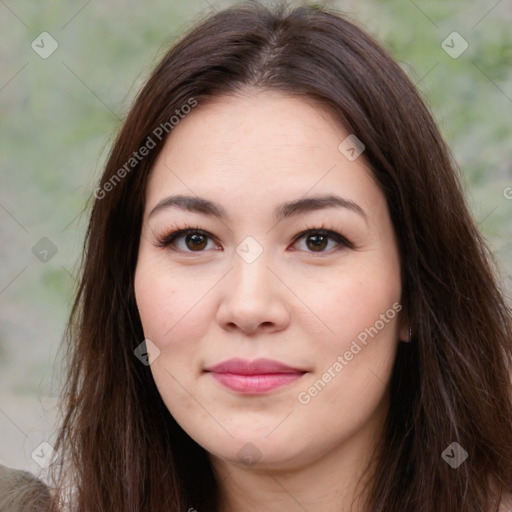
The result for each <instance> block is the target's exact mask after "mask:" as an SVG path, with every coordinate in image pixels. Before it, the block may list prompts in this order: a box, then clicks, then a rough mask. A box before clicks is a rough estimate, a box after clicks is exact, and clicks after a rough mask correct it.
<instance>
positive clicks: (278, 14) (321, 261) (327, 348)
mask: <svg viewBox="0 0 512 512" xmlns="http://www.w3.org/2000/svg"><path fill="white" fill-rule="evenodd" d="M94 195H95V201H94V205H93V209H92V214H91V219H90V224H89V228H88V232H87V240H86V245H85V253H84V261H83V275H82V279H81V283H80V287H79V290H78V296H77V299H76V303H75V306H74V309H73V312H72V316H71V320H70V324H69V331H68V332H69V339H70V344H69V347H70V362H69V375H68V380H67V387H66V390H65V396H66V400H65V402H64V407H65V418H64V422H63V425H62V429H61V431H60V437H59V440H58V443H57V446H56V447H55V448H56V450H57V452H58V453H59V455H60V457H59V461H60V463H59V464H58V465H57V467H56V468H54V469H56V470H57V473H58V474H56V478H57V481H58V483H59V485H60V491H59V496H60V497H61V498H62V504H61V508H63V509H65V505H66V504H67V506H69V508H70V509H71V510H74V511H75V510H76V511H84V512H85V511H93V510H94V511H112V510H116V511H142V510H144V511H151V512H156V511H169V510H173V511H178V510H179V511H185V510H188V511H189V512H190V511H193V510H196V511H200V512H203V511H212V512H213V511H216V512H231V511H238V512H245V511H261V510H267V511H274V510H287V511H293V510H298V511H299V510H311V511H313V510H314V511H322V512H331V511H342V510H343V511H347V510H352V511H372V512H376V511H378V512H384V511H387V512H396V511H397V510H402V511H415V512H432V511H434V510H435V511H436V512H445V511H446V512H448V511H450V512H453V511H468V512H476V511H486V512H488V511H496V510H510V509H512V506H511V505H510V503H508V501H507V499H508V498H507V497H508V496H509V494H510V493H511V492H512V470H511V469H512V437H511V425H512V404H511V386H510V377H509V375H510V368H511V359H512V351H511V348H512V345H511V341H512V328H511V311H510V309H509V307H508V306H507V305H506V303H505V301H504V299H503V296H502V294H501V293H500V290H499V287H498V285H497V282H496V279H495V277H494V274H493V271H492V264H491V262H492V258H491V255H490V254H489V251H488V249H487V247H486V245H485V244H484V242H483V240H482V238H481V236H480V234H479V233H478V231H477V229H476V227H475V224H474V222H473V220H472V218H471V216H470V213H469V211H468V208H467V206H466V204H465V201H464V197H463V193H462V190H461V186H460V184H459V181H458V178H457V175H456V171H455V169H454V164H453V163H452V161H451V159H450V155H449V151H448V149H447V147H446V146H445V144H444V142H443V140H442V138H441V136H440V134H439V132H438V130H437V128H436V126H435V124H434V122H433V120H432V117H431V115H430V114H429V112H428V111H427V109H426V107H425V105H424V104H423V102H422V101H421V99H420V97H419V95H418V93H417V92H416V90H415V88H414V87H413V85H412V84H411V82H410V81H409V80H408V79H407V77H406V76H405V75H404V73H403V72H402V71H401V69H400V67H399V66H398V65H397V64H396V63H395V62H394V61H393V60H392V59H391V58H390V57H389V55H388V54H387V53H386V52H385V51H384V50H383V49H382V48H381V46H379V45H378V44H377V43H376V42H375V41H374V40H372V39H371V38H370V37H369V36H368V35H367V34H366V33H365V32H363V31H362V30H361V29H359V28H358V27H357V26H355V25H354V24H353V23H351V22H349V21H348V20H346V19H345V18H343V17H342V16H340V15H338V14H337V13H335V12H331V11H329V10H327V9H320V8H317V7H299V8H295V9H289V10H287V9H281V10H275V11H271V10H269V9H267V8H264V7H262V6H258V5H253V4H249V5H244V6H240V7H234V8H230V9H226V10H223V11H221V12H219V13H217V14H214V15H212V16H210V17H209V18H208V19H206V20H204V21H203V22H202V23H201V24H199V25H198V26H197V27H196V28H194V29H193V30H192V31H191V32H190V33H189V34H188V35H186V36H185V37H184V38H183V39H182V40H181V41H179V42H178V43H177V44H176V45H175V46H174V47H173V48H172V49H171V50H170V51H169V52H168V53H167V55H165V57H164V58H163V59H162V61H161V63H160V64H159V65H158V67H157V68H156V69H155V71H154V72H153V74H152V75H151V77H150V78H149V80H148V81H147V83H146V84H145V86H144V87H143V89H142V91H141V92H140V94H139V95H138V97H137V99H136V101H135V103H134V105H133V108H132V109H131V111H130V113H129V115H128V117H127V119H126V121H125V123H124V125H123V127H122V129H121V131H120V133H119V135H118V138H117V140H116V142H115V144H114V146H113V149H112V151H111V154H110V157H109V160H108V162H107V165H106V168H105V171H104V174H103V177H102V179H101V183H100V184H99V186H98V188H97V189H96V190H95V193H94Z"/></svg>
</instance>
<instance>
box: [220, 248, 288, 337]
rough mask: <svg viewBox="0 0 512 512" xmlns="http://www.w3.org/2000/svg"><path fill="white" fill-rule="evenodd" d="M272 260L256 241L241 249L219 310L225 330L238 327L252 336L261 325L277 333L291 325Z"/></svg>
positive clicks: (235, 255) (236, 256)
mask: <svg viewBox="0 0 512 512" xmlns="http://www.w3.org/2000/svg"><path fill="white" fill-rule="evenodd" d="M258 245H259V244H258ZM270 256H271V255H270V253H269V252H268V253H267V251H264V250H263V247H262V246H261V245H259V249H258V247H257V246H256V245H255V244H254V241H247V245H245V244H244V243H242V244H240V245H239V246H238V247H237V254H233V261H232V270H231V272H229V274H228V281H227V282H226V286H225V288H224V292H223V295H222V299H221V303H220V304H219V310H218V317H217V318H218V321H219V323H220V324H221V325H223V326H224V327H225V328H232V327H233V326H237V327H238V328H240V329H241V330H243V331H246V332H250V331H251V332H252V331H255V330H256V329H257V328H258V326H260V325H264V326H266V328H269V327H270V326H272V328H273V329H276V330H281V329H283V328H284V327H285V326H286V325H287V323H288V321H289V315H288V308H287V307H286V304H285V303H284V297H282V296H281V292H282V290H279V280H278V279H276V277H275V275H274V273H273V272H271V271H270V270H269V268H268V267H272V262H271V257H270Z"/></svg>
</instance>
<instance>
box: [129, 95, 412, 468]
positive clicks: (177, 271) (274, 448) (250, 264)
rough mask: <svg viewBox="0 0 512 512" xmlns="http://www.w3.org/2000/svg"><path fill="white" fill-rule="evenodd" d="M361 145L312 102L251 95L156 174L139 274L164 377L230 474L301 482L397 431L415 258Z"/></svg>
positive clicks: (189, 123)
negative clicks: (402, 249) (306, 468)
mask: <svg viewBox="0 0 512 512" xmlns="http://www.w3.org/2000/svg"><path fill="white" fill-rule="evenodd" d="M348 135H349V133H347V132H346V131H344V130H343V129H342V128H341V127H340V126H339V125H338V124H337V123H335V121H334V120H333V119H332V118H331V116H330V115H329V114H328V113H327V112H326V111H325V110H323V109H321V108H319V107H316V106H314V105H313V104H312V103H310V102H306V101H305V100H302V99H297V98H293V97H288V96H284V95H281V94H278V93H269V92H252V91H251V92H248V93H245V94H240V95H237V96H229V97H223V98H218V99H217V100H216V101H215V102H212V103H208V104H204V105H201V103H200V102H199V106H198V107H197V108H196V109H194V110H193V111H192V112H191V113H190V114H189V115H188V116H187V117H185V118H184V119H183V120H182V121H181V122H180V123H179V124H178V125H177V126H176V127H175V128H174V129H173V131H172V133H171V135H170V137H169V138H168V140H167V141H166V143H165V146H164V148H163V150H162V151H161V153H160V155H159V157H158V159H157V161H156V163H155V165H154V168H153V170H152V173H151V176H150V179H149V183H148V187H147V193H146V210H145V214H144V222H143V229H142V235H141V238H140V251H139V259H138V264H137V269H136V276H135V294H136V300H137V305H138V309H139V312H140V317H141V321H142V325H143V328H144V334H145V337H146V339H147V340H151V342H147V345H148V350H149V354H150V360H152V363H151V371H152V374H153V376H154V379H155V382H156V385H157V387H158V390H159V392H160V394H161V396H162V399H163V401H164V402H165V404H166V406H167V407H168V409H169V411H170V412H171V414H172V415H173V417H174V418H175V419H176V421H177V422H178V423H179V424H180V425H181V426H182V428H183V429H184V430H185V431H186V432H187V433H188V434H189V435H190V436H191V437H192V438H193V439H194V440H195V441H196V442H197V443H199V444H200V445H202V446H203V447H204V448H205V449H206V450H208V451H209V452H210V453H211V454H212V455H213V456H214V458H218V459H217V460H219V459H223V460H224V461H228V462H230V463H232V464H236V465H239V466H241V465H245V466H255V467H259V468H284V469H286V468H292V467H297V466H299V465H301V464H302V465H303V464H311V463H314V462H315V460H317V459H319V458H321V457H323V456H324V455H326V454H335V453H343V451H344V450H345V451H346V450H352V448H351V447H354V446H356V445H359V446H360V447H363V446H366V447H368V446H369V444H368V441H369V439H375V436H376V435H378V433H379V432H380V431H381V429H382V423H383V420H384V418H385V415H386V412H387V409H388V383H389V379H390V374H391V370H392V365H393V361H394V358H395V352H396V347H397V343H398V340H399V337H400V335H403V336H405V335H404V333H405V332H406V327H405V326H403V325H402V323H401V320H400V314H399V313H398V312H399V311H400V309H401V305H400V296H401V282H400V261H399V254H398V250H397V244H396V239H395V235H394V231H393V227H392V224H391V221H390V216H389V212H388V209H387V205H386V201H385V197H384V195H383V194H382V192H381V191H380V189H379V188H378V186H377V185H376V183H375V182H374V180H373V179H372V175H371V172H370V171H369V169H368V168H367V167H366V164H365V162H364V160H363V158H364V152H363V153H362V155H361V156H359V157H358V158H355V157H356V156H357V152H358V150H360V149H361V148H360V147H359V146H357V145H354V142H353V140H352V139H348V140H347V141H345V142H344V143H343V144H342V145H341V149H340V148H339V146H340V143H341V142H342V141H344V139H346V137H347V136H348ZM351 148H354V151H352V150H351ZM177 196H180V197H181V199H179V198H178V199H176V198H177ZM185 197H186V198H187V199H184V198H185ZM173 198H174V199H173ZM188 228H192V229H191V231H190V232H189V234H188V235H187V233H185V234H181V235H178V236H176V237H174V238H173V237H172V236H170V235H171V234H172V233H173V232H175V231H176V230H181V229H188ZM308 230H311V231H308ZM319 230H320V231H319ZM321 230H328V231H331V232H332V233H330V234H324V233H323V232H322V231H321ZM298 235H299V236H298ZM141 341H142V340H141Z"/></svg>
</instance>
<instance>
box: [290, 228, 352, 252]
mask: <svg viewBox="0 0 512 512" xmlns="http://www.w3.org/2000/svg"><path fill="white" fill-rule="evenodd" d="M302 239H304V242H305V246H306V247H307V250H308V252H316V253H318V252H320V253H322V252H327V250H326V248H327V246H328V245H329V241H330V242H332V243H333V245H332V246H334V247H336V246H345V247H350V246H351V244H350V242H349V241H348V240H346V239H345V238H344V237H343V236H341V235H340V234H339V233H336V232H335V231H327V230H314V229H313V230H309V231H306V232H305V233H301V234H300V235H298V236H297V237H296V239H295V242H294V245H295V244H297V242H299V241H300V240H302ZM332 246H331V247H330V248H332Z"/></svg>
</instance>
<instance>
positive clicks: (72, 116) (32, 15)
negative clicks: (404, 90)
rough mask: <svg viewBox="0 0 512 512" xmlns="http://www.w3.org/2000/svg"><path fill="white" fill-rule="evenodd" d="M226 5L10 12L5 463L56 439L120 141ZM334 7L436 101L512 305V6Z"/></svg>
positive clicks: (2, 251)
mask: <svg viewBox="0 0 512 512" xmlns="http://www.w3.org/2000/svg"><path fill="white" fill-rule="evenodd" d="M319 3H322V2H319ZM226 5H230V2H217V1H214V0H209V1H206V0H191V1H181V0H174V1H172V2H171V1H161V0H160V1H155V0H148V1H145V2H144V3H142V2H135V1H134V0H128V1H123V2H121V1H119V0H111V1H109V2H100V1H98V0H89V1H88V0H84V1H73V2H64V1H63V0H52V1H40V2H36V1H34V0H32V1H29V0H17V1H16V2H15V1H14V0H5V1H0V63H1V68H0V69H1V72H0V173H1V178H0V179H1V187H0V222H1V224H0V225H1V236H2V243H1V245H0V257H1V268H0V382H1V385H0V433H1V436H0V463H4V464H6V465H9V466H14V467H19V468H25V469H28V470H31V471H33V472H38V470H39V467H38V466H37V465H36V463H35V462H34V461H33V460H32V458H31V452H32V450H33V449H34V448H35V447H36V446H38V444H39V443H40V442H42V441H49V442H50V443H51V440H52V439H53V436H54V431H55V428H54V422H55V404H56V396H57V393H58V388H59V375H60V372H59V365H58V364H55V362H56V358H57V356H58V352H57V350H58V347H59V344H60V340H61V338H62V334H63V331H64V326H65V322H66V317H67V314H68V312H69V308H70V305H71V300H72V297H73V291H74V287H75V284H76V283H75V278H74V276H75V275H76V273H77V265H78V261H79V258H80V255H81V243H82V238H83V234H84V229H85V224H86V219H87V215H86V213H83V210H84V207H85V205H86V202H87V200H88V198H89V197H90V195H91V193H92V190H93V189H94V187H95V183H96V181H97V179H98V177H99V175H100V173H101V168H102V165H103V163H104V161H105V158H106V156H107V153H108V150H109V147H110V144H111V143H112V140H113V137H114V135H115V133H116V130H117V129H118V127H119V126H120V124H121V122H122V119H123V118H124V116H125V115H126V113H127V111H128V109H129V106H130V103H131V101H132V99H133V97H134V94H135V93H136V91H137V90H138V88H139V87H140V86H141V84H142V83H143V81H144V79H145V77H146V76H147V75H148V73H149V72H150V71H151V69H152V67H153V66H154V65H155V64H156V62H157V61H158V58H159V57H160V56H161V55H162V53H163V52H164V51H165V50H166V49H167V47H168V46H169V45H170V44H171V43H172V42H173V41H175V40H176V39H177V38H178V37H179V36H180V34H182V33H183V31H185V30H187V29H188V28H189V27H190V26H192V25H193V24H194V21H195V20H196V19H197V17H198V16H202V15H206V14H208V13H209V12H211V11H212V10H218V9H221V8H222V7H223V6H226ZM324 5H328V6H331V7H335V8H339V9H341V10H343V11H345V12H346V13H348V14H349V15H351V16H352V17H354V18H355V19H357V20H358V21H359V22H360V23H361V24H362V25H364V26H366V27H367V28H368V30H369V31H370V32H371V33H373V34H374V35H375V36H376V37H377V38H378V39H380V40H381V41H382V42H383V43H384V45H385V46H386V47H387V48H388V50H390V51H391V53H392V54H393V55H394V57H395V58H396V60H397V61H398V62H399V63H400V64H401V66H402V67H403V69H404V70H405V71H406V72H407V73H408V75H409V76H410V77H411V78H412V80H413V81H414V82H415V83H416V84H417V86H418V88H419V89H420V90H421V92H422V93H423V96H424V98H425V100H426V101H427V103H428V105H429V106H430V108H431V110H432V112H433V114H434V116H435V118H436V119H437V121H438V123H439V125H440V128H441V130H442V132H443V134H444V136H445V138H446V140H447V141H448V143H449V145H450V146H451V148H452V150H453V154H454V157H455V159H456V160H457V162H458V163H459V165H460V167H461V169H462V173H463V179H464V181H465V184H466V189H467V194H468V199H469V202H470V205H471V208H472V210H473V212H474V215H475V217H476V219H477V221H478V222H479V225H480V227H481V229H482V231H483V232H484V234H485V236H486V238H487V239H488V241H489V243H490V245H491V246H492V248H493V250H494V252H495V254H496V256H497V258H498V260H499V262H500V263H501V265H502V274H503V275H502V279H503V283H504V286H505V287H506V289H507V290H508V292H509V294H510V291H511V289H512V278H511V274H512V244H511V241H512V222H511V220H512V189H507V187H512V136H511V133H512V130H511V121H510V119H512V36H511V23H512V2H511V1H510V0H508V1H507V0H502V1H494V0H493V1H464V2H463V1H443V2H441V1H439V0H436V1H419V0H418V1H415V2H413V1H407V0H400V1H398V0H393V1H384V0H381V1H377V0H363V1H345V2H344V1H336V2H325V3H324ZM42 32H48V33H49V34H50V35H51V37H52V38H53V39H54V40H55V41H56V42H57V44H58V48H57V49H56V51H55V52H54V53H52V54H51V55H50V56H48V57H47V58H42V57H41V56H40V55H38V53H36V51H35V50H34V49H33V48H32V47H31V44H32V42H33V41H35V43H34V44H35V45H36V44H39V47H37V46H36V47H35V48H36V49H37V48H39V52H40V53H44V51H48V50H49V49H50V48H51V47H50V44H51V40H50V39H45V41H46V42H45V43H44V44H42V43H41V37H40V36H39V35H40V34H41V33H42ZM453 32H457V33H458V34H460V36H461V37H462V38H463V40H464V41H466V42H467V45H468V48H467V49H466V51H464V52H463V53H462V54H461V55H460V56H458V57H457V58H453V56H450V55H449V54H448V53H447V52H446V51H445V50H444V49H443V46H442V43H443V41H445V40H447V43H446V42H445V43H444V47H445V48H446V45H447V44H448V45H449V46H448V47H453V48H452V53H453V52H454V51H457V50H460V49H461V48H462V46H461V45H464V44H465V43H464V42H463V41H462V39H460V38H459V39H453V37H454V36H453V35H451V34H452V33H453ZM450 35H451V36H450ZM448 36H450V37H449V38H448V39H446V38H447V37H448ZM44 37H45V38H47V36H44ZM455 37H456V38H458V37H459V36H455ZM452 41H453V42H452ZM43 46H44V48H43ZM507 190H510V193H509V194H508V197H509V198H510V199H507V197H506V196H507V193H506V191H507ZM45 237H46V238H47V239H49V240H50V241H51V242H48V240H46V239H45V240H43V241H42V242H41V241H40V240H41V239H42V238H45ZM36 244H39V245H36ZM34 246H36V249H34V250H33V248H34ZM41 247H42V248H43V249H44V250H47V251H49V252H48V253H44V254H43V255H42V253H41V251H40V250H41ZM55 249H56V250H57V252H56V253H55V254H53V252H54V251H55ZM38 250H39V252H38ZM34 252H35V253H36V254H34ZM38 255H39V257H38ZM45 259H46V260H47V261H45Z"/></svg>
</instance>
